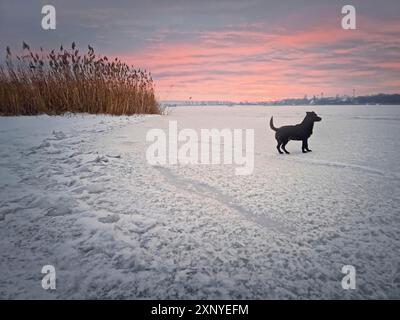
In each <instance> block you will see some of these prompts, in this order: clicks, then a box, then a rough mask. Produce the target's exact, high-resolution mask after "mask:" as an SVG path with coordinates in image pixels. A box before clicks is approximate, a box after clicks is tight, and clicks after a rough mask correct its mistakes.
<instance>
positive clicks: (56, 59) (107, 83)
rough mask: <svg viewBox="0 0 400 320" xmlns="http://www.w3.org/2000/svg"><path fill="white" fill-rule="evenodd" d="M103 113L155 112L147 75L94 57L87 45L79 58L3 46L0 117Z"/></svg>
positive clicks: (62, 52) (64, 51) (65, 52)
mask: <svg viewBox="0 0 400 320" xmlns="http://www.w3.org/2000/svg"><path fill="white" fill-rule="evenodd" d="M66 112H72V113H81V112H87V113H95V114H97V113H103V114H113V115H130V114H145V113H147V114H160V113H161V110H160V107H159V104H158V103H157V100H156V98H155V93H154V84H153V79H152V77H151V74H150V73H148V72H146V71H145V70H140V69H135V68H133V66H132V67H129V66H128V65H127V64H126V63H123V62H121V61H120V60H119V59H118V58H115V59H112V60H111V59H109V58H108V57H106V56H97V55H96V54H95V52H94V49H93V48H92V47H91V46H88V51H87V52H86V53H84V54H83V55H82V54H80V52H79V50H78V49H77V48H76V45H75V43H72V46H71V48H70V49H64V48H63V47H62V46H61V47H60V49H59V50H57V51H56V50H52V51H51V52H50V53H47V54H45V53H44V52H43V50H42V49H40V53H35V52H32V51H31V49H30V47H29V45H27V44H26V43H25V42H24V43H23V55H22V56H18V55H17V56H13V55H12V53H11V50H10V48H9V47H7V53H6V58H5V62H4V63H0V114H1V115H36V114H43V113H44V114H50V115H56V114H63V113H66Z"/></svg>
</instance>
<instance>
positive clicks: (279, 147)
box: [276, 141, 283, 154]
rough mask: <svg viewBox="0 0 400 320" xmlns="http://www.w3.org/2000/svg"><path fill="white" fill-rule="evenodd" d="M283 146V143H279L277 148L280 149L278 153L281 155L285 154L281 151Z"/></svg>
mask: <svg viewBox="0 0 400 320" xmlns="http://www.w3.org/2000/svg"><path fill="white" fill-rule="evenodd" d="M281 145H282V142H281V141H278V145H277V146H276V148H277V149H278V152H279V153H280V154H283V152H282V151H281Z"/></svg>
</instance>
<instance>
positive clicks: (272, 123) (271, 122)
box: [269, 117, 278, 131]
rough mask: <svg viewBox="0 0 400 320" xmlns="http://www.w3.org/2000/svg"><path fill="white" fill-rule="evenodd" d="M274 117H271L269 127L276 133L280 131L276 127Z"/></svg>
mask: <svg viewBox="0 0 400 320" xmlns="http://www.w3.org/2000/svg"><path fill="white" fill-rule="evenodd" d="M273 119H274V117H271V120H269V126H270V127H271V129H272V130H274V131H276V130H278V129H277V128H275V127H274V120H273Z"/></svg>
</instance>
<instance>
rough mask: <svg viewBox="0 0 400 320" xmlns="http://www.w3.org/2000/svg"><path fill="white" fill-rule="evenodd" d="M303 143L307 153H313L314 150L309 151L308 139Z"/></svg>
mask: <svg viewBox="0 0 400 320" xmlns="http://www.w3.org/2000/svg"><path fill="white" fill-rule="evenodd" d="M303 142H304V147H305V149H306V151H307V152H311V151H312V150H310V149H308V139H306V140H304V141H303ZM303 152H304V151H303Z"/></svg>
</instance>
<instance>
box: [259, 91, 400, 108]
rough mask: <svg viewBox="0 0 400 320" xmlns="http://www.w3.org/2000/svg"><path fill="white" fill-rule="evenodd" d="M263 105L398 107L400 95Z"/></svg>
mask: <svg viewBox="0 0 400 320" xmlns="http://www.w3.org/2000/svg"><path fill="white" fill-rule="evenodd" d="M263 104H265V105H277V106H278V105H365V104H371V105H376V104H378V105H379V104H383V105H400V94H383V93H382V94H377V95H372V96H359V97H349V96H341V97H339V96H337V97H326V98H320V97H313V98H311V99H308V98H303V99H284V100H279V101H272V102H266V103H263Z"/></svg>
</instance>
